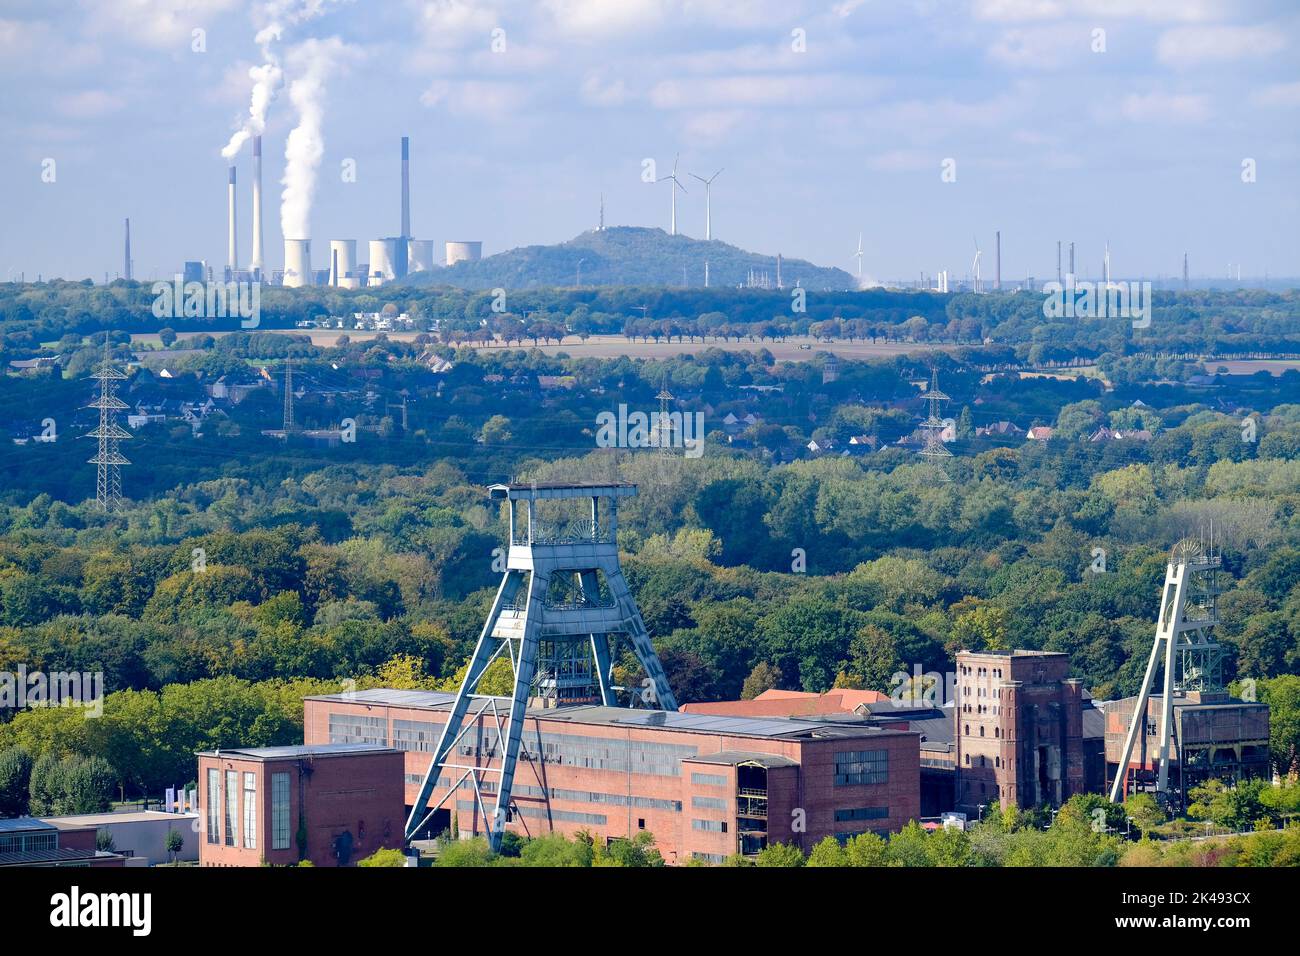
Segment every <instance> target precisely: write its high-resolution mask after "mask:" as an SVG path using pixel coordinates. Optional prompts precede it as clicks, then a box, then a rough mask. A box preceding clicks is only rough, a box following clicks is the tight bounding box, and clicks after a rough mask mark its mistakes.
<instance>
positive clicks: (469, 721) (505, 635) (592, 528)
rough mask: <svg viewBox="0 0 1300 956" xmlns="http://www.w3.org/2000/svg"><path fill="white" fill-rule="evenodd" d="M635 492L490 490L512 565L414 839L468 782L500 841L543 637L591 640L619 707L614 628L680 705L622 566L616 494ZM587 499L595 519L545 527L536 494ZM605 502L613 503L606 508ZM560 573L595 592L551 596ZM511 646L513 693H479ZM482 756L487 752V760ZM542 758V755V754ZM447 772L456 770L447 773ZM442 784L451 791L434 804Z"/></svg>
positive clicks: (658, 694)
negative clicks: (481, 744)
mask: <svg viewBox="0 0 1300 956" xmlns="http://www.w3.org/2000/svg"><path fill="white" fill-rule="evenodd" d="M635 494H636V485H632V484H626V483H621V482H612V483H610V482H605V483H599V482H586V483H543V482H538V483H527V484H498V485H492V486H491V487H489V489H488V495H489V497H490V498H492V499H493V500H496V501H505V502H506V503H507V506H508V508H509V509H510V514H509V526H510V542H509V545H510V548H509V555H508V557H507V561H506V570H505V572H504V573H503V575H502V578H501V584H500V586H499V587H498V588H497V594H496V599H495V600H494V601H493V602H492V609H491V610H490V611H489V612H488V617H487V620H486V621H485V622H484V624H483V630H482V632H481V633H480V635H479V639H478V642H477V643H476V645H475V647H474V653H473V655H472V656H471V657H470V662H469V666H468V668H467V669H466V673H465V679H464V681H462V683H461V686H460V689H459V690H458V691H457V693H456V701H455V703H454V704H453V705H452V709H451V713H450V714H449V715H448V719H447V723H446V725H445V726H444V727H443V730H442V733H441V735H440V736H439V738H438V745H437V747H436V748H435V749H434V754H433V758H432V759H431V760H430V762H429V769H428V771H427V772H426V773H425V776H424V780H423V781H422V782H421V784H420V790H419V793H418V794H417V796H416V799H415V801H414V804H413V806H412V808H411V814H410V816H409V817H408V818H407V821H406V838H407V839H408V840H410V839H413V838H414V837H415V836H416V835H418V834H419V833H420V831H421V830H422V829H423V828H424V826H425V825H426V822H427V821H428V820H429V819H430V818H431V817H432V816H433V814H434V812H435V811H437V810H438V809H439V808H441V806H442V804H443V803H445V802H446V801H448V800H450V799H454V795H455V793H456V792H457V791H458V790H460V789H461V788H462V785H463V784H465V783H467V782H468V783H469V784H470V787H471V789H472V791H473V795H474V804H473V806H474V809H475V811H476V812H477V813H478V814H480V815H481V816H483V817H484V818H487V819H489V820H490V828H489V830H488V840H489V843H490V845H491V846H492V848H493V849H496V848H497V847H498V846H499V845H500V842H501V835H502V833H503V832H504V828H505V824H506V820H507V817H508V814H509V812H510V795H511V790H512V788H513V785H514V778H515V772H516V770H517V764H518V757H519V750H520V743H521V740H522V738H523V727H524V718H525V713H526V710H527V707H528V701H529V697H530V696H531V694H532V691H533V684H534V679H535V677H536V675H537V666H538V658H539V654H538V650H539V647H540V645H541V642H542V641H543V640H545V641H547V642H569V643H573V642H583V643H588V644H589V646H590V650H591V655H592V657H593V658H594V661H595V671H596V677H597V683H598V685H599V693H600V698H601V702H602V703H603V704H604V705H605V706H607V707H616V706H618V702H617V699H616V695H615V691H616V688H615V687H614V686H613V683H612V679H611V665H612V656H611V653H610V636H611V635H616V634H623V635H625V636H626V637H627V639H628V640H629V642H630V643H631V645H632V650H633V652H634V653H635V654H636V657H637V660H638V661H639V662H640V664H641V666H642V668H643V669H644V670H645V672H646V675H647V677H646V679H645V682H644V685H645V686H644V687H643V688H642V689H641V690H640V691H639V692H638V698H639V699H640V700H641V701H642V702H643V703H645V704H646V705H648V706H650V707H653V708H655V709H658V710H663V711H675V710H677V700H676V698H675V697H674V696H673V692H672V690H671V689H670V688H669V686H668V678H667V675H666V674H665V673H664V669H663V665H662V664H661V663H660V661H659V657H658V655H657V654H656V653H655V650H654V646H653V644H652V643H651V641H650V635H649V633H648V632H647V631H646V627H645V622H644V621H643V620H642V619H641V612H640V610H638V608H637V605H636V601H635V600H634V599H633V597H632V594H631V591H630V590H629V588H628V586H627V581H626V579H625V578H624V577H623V571H622V568H621V567H620V566H619V560H618V545H617V543H616V533H617V528H618V522H617V499H618V498H623V497H630V496H632V495H635ZM584 498H585V499H590V502H591V513H590V518H589V519H585V518H584V519H581V520H579V521H569V522H566V523H563V524H561V525H557V526H553V527H551V528H546V527H543V526H542V525H541V524H540V522H539V521H538V516H537V514H536V512H535V505H536V503H537V502H539V501H548V500H564V499H570V500H576V499H584ZM602 500H606V501H607V502H608V504H607V505H606V507H605V509H604V511H605V514H604V515H602V513H601V512H602V509H601V506H600V502H601V501H602ZM516 502H522V504H523V507H524V509H525V511H526V514H527V530H526V533H524V534H522V535H516V522H515V507H516V505H515V503H516ZM560 577H565V578H569V579H571V580H573V581H574V582H575V583H576V586H577V588H578V589H579V590H580V591H581V593H582V595H583V596H584V597H585V598H586V600H583V601H567V602H565V603H562V604H560V603H556V604H550V603H548V601H547V592H548V589H549V587H550V585H551V583H552V580H553V579H557V578H560ZM602 578H603V580H604V583H605V588H606V592H607V593H606V594H605V595H604V596H602V594H601V590H600V580H601V579H602ZM503 653H504V654H505V655H506V658H507V659H508V660H509V661H510V664H511V668H512V670H513V672H514V681H513V690H512V693H511V695H510V696H509V697H501V696H494V695H491V694H483V693H480V692H479V683H480V681H481V680H482V678H483V675H484V673H486V671H487V669H488V666H489V665H490V664H491V663H492V662H493V661H495V660H496V659H497V658H499V657H501V656H502V654H503ZM507 707H508V710H507ZM503 712H504V714H503ZM503 716H504V722H503ZM472 729H477V730H478V731H479V732H480V733H486V735H487V736H488V737H492V738H494V740H492V741H490V743H489V746H487V747H486V748H485V749H486V755H484V754H483V753H482V752H480V750H479V748H477V747H473V746H468V745H466V744H463V743H461V741H462V738H465V737H466V736H467V734H468V733H469V732H470V731H471V730H472ZM483 756H486V759H480V758H481V757H483ZM530 759H531V758H530ZM538 759H539V760H540V759H542V756H541V755H540V754H539V756H538ZM445 771H450V773H448V774H447V776H446V779H445V781H444V780H443V774H444V772H445ZM488 774H496V775H498V778H499V779H498V782H497V788H496V802H495V807H494V809H493V812H492V813H491V814H490V815H489V814H488V813H487V808H486V805H485V803H484V799H483V798H484V787H483V786H482V784H483V782H484V778H485V777H486V776H487V775H488ZM440 784H443V785H444V786H445V788H446V789H445V790H444V791H443V793H442V795H441V796H440V798H439V799H438V800H436V801H434V802H433V803H432V805H430V801H431V800H433V795H434V791H435V790H436V789H438V787H439V785H440Z"/></svg>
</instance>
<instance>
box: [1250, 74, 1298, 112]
mask: <svg viewBox="0 0 1300 956" xmlns="http://www.w3.org/2000/svg"><path fill="white" fill-rule="evenodd" d="M1251 101H1252V102H1253V103H1255V104H1257V105H1259V106H1280V107H1283V108H1287V107H1296V106H1300V81H1297V82H1295V83H1274V84H1273V85H1271V86H1266V87H1264V88H1263V89H1262V90H1259V91H1258V92H1257V93H1255V94H1254V95H1252V96H1251Z"/></svg>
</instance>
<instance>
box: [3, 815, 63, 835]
mask: <svg viewBox="0 0 1300 956" xmlns="http://www.w3.org/2000/svg"><path fill="white" fill-rule="evenodd" d="M53 829H54V827H53V826H52V825H51V824H48V823H46V822H45V821H44V820H38V819H36V817H9V818H8V819H5V820H0V833H17V832H19V831H21V830H53Z"/></svg>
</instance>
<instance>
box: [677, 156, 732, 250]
mask: <svg viewBox="0 0 1300 956" xmlns="http://www.w3.org/2000/svg"><path fill="white" fill-rule="evenodd" d="M676 172H677V164H676V163H674V164H673V173H674V174H675V173H676ZM691 175H692V176H695V173H691ZM720 175H722V170H720V169H719V170H718V171H717V172H716V173H714V174H713V175H712V176H710V177H709V178H708V179H705V178H704V177H703V176H695V178H696V179H698V180H699V181H700V182H702V183H704V238H705V240H706V241H707V240H709V239H712V238H713V203H712V200H711V199H710V192H711V191H712V187H713V181H714V180H715V179H717V178H718V177H719V176H720Z"/></svg>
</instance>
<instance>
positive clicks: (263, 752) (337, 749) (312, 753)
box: [198, 744, 400, 760]
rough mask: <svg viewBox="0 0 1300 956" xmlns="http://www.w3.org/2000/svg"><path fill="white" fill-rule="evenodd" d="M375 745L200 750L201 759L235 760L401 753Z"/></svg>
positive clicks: (302, 745) (298, 745)
mask: <svg viewBox="0 0 1300 956" xmlns="http://www.w3.org/2000/svg"><path fill="white" fill-rule="evenodd" d="M399 752H400V751H397V750H394V749H393V748H391V747H377V746H375V745H374V744H306V745H304V744H296V745H292V746H288V747H234V748H231V749H230V750H200V751H199V753H198V755H199V756H200V757H230V758H232V759H235V760H296V759H298V758H300V757H342V756H347V755H349V754H372V753H373V754H382V753H399Z"/></svg>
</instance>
